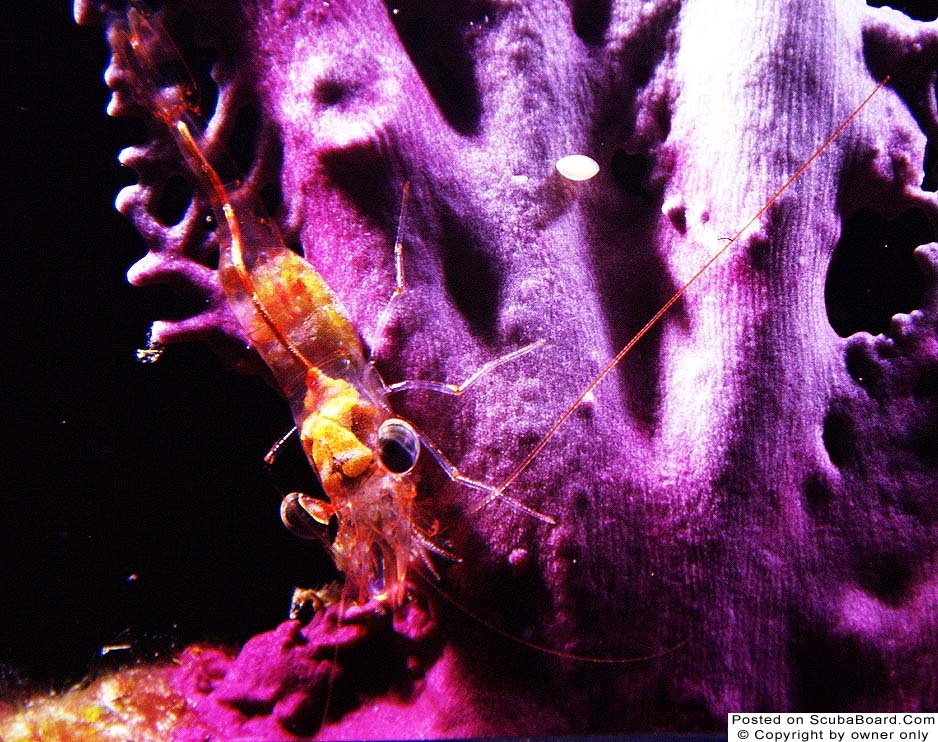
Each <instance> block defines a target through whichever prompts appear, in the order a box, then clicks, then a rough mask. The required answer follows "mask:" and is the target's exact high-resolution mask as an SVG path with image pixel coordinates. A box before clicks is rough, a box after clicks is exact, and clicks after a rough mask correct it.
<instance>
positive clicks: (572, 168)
mask: <svg viewBox="0 0 938 742" xmlns="http://www.w3.org/2000/svg"><path fill="white" fill-rule="evenodd" d="M555 167H556V168H557V172H558V173H560V174H561V175H562V176H563V177H565V178H567V179H568V180H589V179H590V178H592V177H593V176H594V175H596V173H598V172H599V163H598V162H596V160H594V159H593V158H592V157H588V156H587V155H567V156H566V157H561V158H560V159H559V160H557V164H556V165H555Z"/></svg>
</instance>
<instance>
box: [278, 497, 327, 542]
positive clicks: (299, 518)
mask: <svg viewBox="0 0 938 742" xmlns="http://www.w3.org/2000/svg"><path fill="white" fill-rule="evenodd" d="M322 505H323V503H322V501H320V500H316V499H315V498H313V497H310V496H309V495H304V494H302V493H300V492H291V493H290V494H289V495H287V496H286V497H284V498H283V500H282V501H281V502H280V520H282V521H283V525H285V526H286V527H287V529H288V530H289V531H290V533H292V534H293V535H294V536H297V537H298V538H301V539H305V540H306V541H321V542H322V543H324V544H330V543H332V540H333V538H334V534H333V533H331V530H330V526H331V521H332V520H334V517H333V518H328V517H326V513H323V512H320V511H321V510H324V508H323V507H321V506H322ZM325 505H326V506H327V507H328V503H326V504H325ZM324 520H325V522H323V521H324Z"/></svg>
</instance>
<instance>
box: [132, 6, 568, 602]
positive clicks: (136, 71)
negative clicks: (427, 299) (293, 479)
mask: <svg viewBox="0 0 938 742" xmlns="http://www.w3.org/2000/svg"><path fill="white" fill-rule="evenodd" d="M115 37H116V39H117V45H116V48H115V53H116V54H117V55H119V57H120V61H121V63H122V64H123V65H124V66H125V68H126V69H127V70H128V71H129V73H130V78H131V79H130V81H129V87H130V88H131V91H132V94H133V95H134V97H135V98H136V101H137V103H138V104H139V105H141V106H143V107H144V108H146V109H148V110H150V111H151V112H152V114H153V115H154V116H155V118H156V119H158V121H160V122H161V123H163V124H164V125H165V126H166V128H167V131H168V132H169V134H170V136H171V137H172V139H173V140H174V141H175V143H176V145H177V147H178V149H179V152H180V154H181V156H182V159H183V160H184V162H185V163H186V165H187V166H188V168H189V170H190V171H191V173H192V175H193V176H194V177H195V179H196V180H197V181H198V184H199V187H200V188H201V190H202V192H203V193H204V195H205V196H206V197H207V198H208V200H209V202H210V204H211V207H212V210H213V212H214V213H215V216H216V220H217V222H218V226H217V230H216V235H217V239H218V244H219V267H218V273H219V280H220V283H221V285H222V288H223V290H224V292H225V296H226V298H227V301H228V304H229V306H230V308H231V310H232V312H233V314H234V315H235V317H236V318H237V320H238V321H239V323H240V324H241V326H242V328H243V330H244V332H245V334H246V335H247V337H248V339H249V340H250V343H251V345H252V346H253V347H254V349H256V351H257V352H258V353H259V354H260V356H261V357H262V358H263V360H264V361H265V363H266V364H267V366H268V367H269V368H270V370H271V372H272V373H273V376H274V378H275V379H276V381H277V383H278V385H279V387H280V391H281V393H282V394H283V396H284V397H285V398H286V399H287V400H288V401H289V403H290V407H291V411H292V415H293V419H294V421H295V424H296V429H297V431H298V432H299V439H300V443H301V445H302V448H303V451H304V453H305V454H306V457H307V458H308V460H309V462H310V464H311V465H312V467H313V470H314V471H315V472H316V474H317V475H318V477H319V480H320V482H321V484H322V487H323V490H324V491H325V494H326V496H327V498H328V499H326V500H322V499H318V498H315V497H312V496H310V495H307V494H303V493H298V492H294V493H291V494H289V495H287V497H286V498H284V500H283V502H282V504H281V517H282V520H283V521H284V524H285V525H286V526H287V527H288V528H290V529H291V530H292V531H293V532H294V533H296V534H298V535H300V536H301V537H304V538H317V539H319V540H321V541H322V542H323V543H324V544H325V545H326V547H327V549H328V550H329V551H330V552H331V555H332V557H333V559H334V561H335V564H336V567H337V568H338V570H339V571H340V572H341V573H342V574H343V575H344V580H345V585H344V586H343V594H346V595H348V596H349V597H350V598H351V600H352V601H353V602H356V603H359V604H362V603H365V602H367V601H368V600H375V601H377V602H378V603H381V604H386V605H388V606H389V607H391V608H392V609H393V608H395V607H398V606H400V605H402V604H403V602H404V601H405V599H406V590H407V585H408V579H409V576H410V575H411V573H412V571H413V569H414V566H415V564H416V563H417V562H418V561H419V562H423V563H424V565H426V566H427V567H428V568H429V569H430V571H431V572H432V571H433V567H432V564H431V562H430V558H429V555H430V554H431V553H434V554H437V555H438V556H441V557H443V558H445V559H448V560H451V561H452V560H457V557H456V556H455V555H453V554H451V553H450V552H449V551H448V550H447V549H445V548H444V547H443V546H441V545H439V544H436V543H435V542H434V541H432V537H433V535H434V534H435V531H436V530H437V529H436V527H435V525H434V523H433V522H432V521H429V520H428V519H427V518H425V517H424V516H423V514H422V513H419V512H417V508H416V505H415V500H416V497H417V487H416V484H415V481H414V476H413V472H414V468H415V466H416V464H417V462H418V458H419V455H420V452H421V450H427V451H429V452H430V454H431V456H432V457H433V458H434V459H435V460H436V461H437V463H438V464H439V465H440V467H441V468H442V469H443V471H444V473H445V474H446V475H447V477H449V479H451V480H452V481H454V482H458V483H460V484H462V485H464V486H467V487H469V488H471V489H475V490H477V491H480V492H482V493H484V494H485V495H486V496H487V499H499V500H501V501H502V502H504V503H506V504H507V505H509V506H510V507H513V508H515V509H517V510H519V511H521V512H523V513H525V514H526V515H528V516H530V517H532V518H535V519H537V520H539V521H541V522H543V523H547V524H553V523H554V521H553V519H552V518H550V516H547V515H544V514H542V513H539V512H537V511H535V510H533V509H531V508H529V507H527V506H525V505H524V504H522V503H520V502H518V501H516V500H513V499H512V498H510V497H507V496H505V495H503V494H501V493H499V492H498V491H496V490H495V488H493V487H491V486H490V485H487V484H485V483H483V482H479V481H476V480H474V479H471V478H469V477H466V476H464V475H463V474H462V473H461V472H460V471H459V470H458V469H457V468H456V467H455V466H454V465H453V464H452V463H451V462H450V461H449V460H448V459H447V458H446V457H445V456H444V454H443V453H442V451H441V450H440V449H439V448H437V447H436V446H435V445H434V444H433V443H432V442H431V441H429V440H428V439H427V438H426V437H425V436H423V435H422V434H420V433H419V432H418V431H417V430H416V429H415V428H414V427H413V426H412V425H411V424H410V423H409V422H407V421H406V420H403V419H401V418H399V417H396V416H395V415H394V413H393V412H392V410H391V407H390V405H389V404H388V395H389V394H390V393H393V392H399V391H404V390H409V389H423V390H430V391H436V392H439V393H443V394H450V395H460V394H462V393H463V392H464V391H465V390H466V389H467V388H469V387H470V386H471V385H472V384H473V383H474V382H475V381H476V380H477V379H479V378H481V377H482V376H483V375H484V374H486V373H488V372H489V371H491V370H492V369H494V368H495V367H497V366H499V365H501V364H503V363H507V362H510V361H512V360H514V359H516V358H518V357H519V356H520V355H523V354H525V353H528V352H530V351H533V350H534V349H535V348H538V347H540V346H541V345H542V344H543V341H537V342H535V343H532V344H530V345H527V346H525V347H522V348H520V349H518V350H515V351H513V352H511V353H508V354H507V355H504V356H502V357H500V358H497V359H495V360H493V361H490V362H489V363H487V364H485V365H484V366H483V367H482V368H480V369H479V370H478V371H476V372H475V373H474V374H472V375H471V376H470V377H469V378H468V379H466V380H465V381H464V382H462V383H461V384H448V383H442V382H433V381H418V380H415V381H402V382H398V383H396V384H392V385H390V386H389V385H385V383H384V382H383V381H382V379H381V378H380V376H379V374H378V372H377V370H376V369H375V367H374V364H373V363H372V361H371V359H370V358H369V357H368V356H367V355H366V353H365V348H364V344H363V342H362V340H361V338H360V336H359V334H358V331H357V330H356V328H355V326H354V325H353V323H352V321H351V319H350V318H349V316H348V313H347V312H346V311H345V309H344V308H343V306H342V304H341V302H340V301H339V299H338V297H337V296H336V295H335V294H334V293H333V291H332V289H331V288H330V287H329V286H328V285H327V283H326V282H325V280H324V279H323V277H322V276H321V275H320V274H319V273H318V272H317V271H316V269H315V268H313V266H312V265H310V263H308V262H307V261H306V260H305V259H304V258H302V257H300V256H299V255H297V254H296V253H294V252H293V251H292V250H290V249H289V248H288V247H287V246H286V245H285V244H284V241H283V239H282V237H281V236H280V234H279V231H278V229H277V227H276V225H275V224H274V222H273V221H272V220H271V219H269V218H267V217H264V216H259V215H258V214H260V213H262V210H261V208H260V204H259V203H255V202H250V203H246V202H243V199H242V202H236V199H235V198H234V197H233V196H232V193H231V192H230V191H229V189H228V188H226V186H225V184H224V183H222V181H221V178H220V177H219V175H218V171H217V169H216V167H215V166H213V164H212V163H211V162H210V161H209V158H208V156H207V155H206V153H205V151H204V149H203V147H202V145H201V143H200V140H201V129H202V127H201V125H200V122H199V110H198V105H197V103H196V100H197V97H198V92H197V89H196V87H195V84H194V82H193V81H192V80H191V77H190V78H186V79H183V80H182V81H181V82H180V81H173V82H171V83H168V84H163V82H162V80H161V79H160V74H159V69H160V65H161V64H164V63H165V62H166V60H167V59H169V61H170V62H172V63H173V68H174V69H176V70H178V69H186V67H185V65H184V64H182V59H181V55H180V53H179V51H178V49H176V48H175V47H174V46H173V45H172V42H171V41H170V40H169V39H168V36H167V34H166V33H165V31H164V30H163V29H162V28H161V27H160V26H159V21H158V20H157V19H156V17H155V16H154V15H153V14H152V13H150V12H149V11H147V10H145V9H144V8H143V7H142V6H141V5H139V4H136V5H134V6H132V7H130V8H129V10H128V12H127V17H126V21H125V26H124V27H123V28H122V29H120V30H119V32H118V33H117V34H115ZM408 190H409V189H408V186H407V185H405V186H404V194H403V198H402V207H401V212H402V213H401V219H403V216H404V210H405V208H406V201H407V194H408ZM394 253H395V265H396V269H397V281H396V287H395V291H394V293H393V294H392V296H391V298H390V300H389V303H388V305H389V307H390V305H391V303H392V302H393V301H394V300H395V299H396V298H397V297H398V296H399V295H400V294H401V293H403V291H404V279H403V260H402V244H401V239H400V231H399V233H398V238H397V240H396V243H395V248H394ZM387 314H388V311H387V310H386V311H385V313H384V315H383V316H382V318H381V319H382V321H384V319H386V315H387ZM380 324H381V323H380V322H379V327H380ZM333 521H334V522H335V525H336V526H337V528H336V531H335V536H334V538H330V537H329V531H330V526H331V525H332V524H333ZM333 527H334V526H333ZM336 590H337V586H327V588H326V589H325V590H324V591H323V595H322V597H323V599H324V600H326V601H327V602H332V601H334V600H335V598H336Z"/></svg>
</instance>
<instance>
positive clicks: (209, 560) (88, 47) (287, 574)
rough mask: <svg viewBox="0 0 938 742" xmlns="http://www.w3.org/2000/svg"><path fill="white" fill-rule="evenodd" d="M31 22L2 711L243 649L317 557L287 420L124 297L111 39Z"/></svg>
mask: <svg viewBox="0 0 938 742" xmlns="http://www.w3.org/2000/svg"><path fill="white" fill-rule="evenodd" d="M894 5H896V6H898V3H894ZM905 6H906V8H908V9H910V11H911V12H914V13H915V14H917V15H918V17H921V18H928V19H933V18H934V17H935V15H936V14H938V11H936V9H935V2H933V1H932V2H919V3H915V4H912V3H907V4H905ZM23 7H26V8H28V12H27V11H24V10H19V9H18V8H17V6H16V5H12V4H6V5H4V8H3V10H2V11H0V14H2V25H0V35H2V37H3V38H2V53H3V55H4V56H5V59H4V65H3V69H2V72H3V76H2V78H0V106H2V108H0V122H2V126H3V142H2V146H0V153H2V154H0V157H2V158H3V161H2V167H0V179H2V191H0V194H2V208H0V256H2V266H0V270H2V276H3V280H2V288H3V291H2V307H3V310H2V311H3V313H2V319H0V332H2V338H0V339H2V345H0V354H2V356H0V358H2V360H0V395H2V396H0V399H2V406H0V426H2V427H0V434H2V441H0V442H2V446H0V695H4V694H13V695H15V694H16V693H17V692H19V691H21V690H23V689H24V688H27V687H31V688H48V687H53V686H54V687H62V686H64V685H65V684H67V683H69V682H73V681H77V680H81V679H82V678H85V677H88V676H89V675H92V674H94V673H96V672H98V671H100V670H102V669H108V668H110V667H114V666H115V664H117V663H121V662H131V661H136V660H144V661H145V660H151V659H153V658H155V657H158V656H166V655H167V653H170V652H172V650H173V648H174V647H177V646H181V645H185V644H187V643H190V642H193V641H210V642H224V643H237V642H239V641H243V640H244V639H245V638H247V637H248V636H250V635H251V634H253V633H256V632H258V631H262V630H265V629H268V628H271V627H272V626H274V625H275V624H276V623H277V622H278V621H280V620H282V619H283V618H284V617H285V615H286V610H287V605H288V602H289V596H290V592H291V589H292V586H293V585H294V584H297V583H303V584H307V583H309V582H310V581H311V579H314V578H313V575H314V574H315V566H314V565H315V563H316V556H317V555H316V554H315V553H314V550H313V549H312V547H310V546H308V545H307V544H305V543H302V542H299V541H297V540H296V539H294V538H293V537H292V536H290V535H289V534H288V533H287V532H286V530H285V529H283V527H282V526H281V525H280V522H279V517H278V514H277V503H278V488H277V485H276V483H275V480H272V479H271V477H270V476H269V474H268V473H267V472H266V470H265V468H264V466H263V464H262V456H263V454H264V453H265V452H266V451H267V449H268V447H269V445H270V443H271V442H272V441H273V440H275V439H276V438H277V437H278V436H279V435H280V434H281V433H283V432H285V430H286V429H287V428H288V427H289V425H290V420H289V413H288V411H287V409H286V407H285V405H283V403H282V402H281V401H280V400H279V398H278V397H277V396H276V395H274V394H273V393H272V392H271V391H270V390H268V389H267V388H266V387H265V386H264V385H263V384H262V383H261V382H259V381H256V380H254V379H248V378H244V377H240V376H235V375H233V374H230V373H227V372H224V371H222V370H221V368H220V365H219V364H218V363H216V362H215V360H214V359H213V358H212V356H211V355H209V354H208V353H207V352H206V351H203V350H201V349H199V348H177V347H174V348H173V349H172V350H171V351H169V352H167V353H166V355H165V356H164V358H163V360H161V361H160V362H159V363H158V364H155V365H151V366H145V365H140V364H138V363H136V362H135V360H134V350H135V349H136V348H138V347H140V346H141V345H142V344H143V343H144V339H145V335H146V331H147V328H148V326H149V324H150V322H151V321H152V320H153V319H155V318H157V317H158V316H160V312H161V310H162V309H164V308H165V305H163V304H161V303H160V301H159V300H158V299H156V298H155V297H153V296H151V295H150V294H148V293H147V292H145V291H141V290H135V289H131V288H130V287H129V286H128V285H127V284H126V282H125V280H124V273H125V271H126V269H127V268H128V267H129V266H130V265H131V264H132V263H133V262H134V261H135V260H137V259H138V258H139V257H141V256H142V254H143V252H144V248H143V245H142V243H141V241H140V240H139V238H138V237H137V236H136V234H135V232H134V231H133V230H132V228H131V227H130V225H129V224H128V223H127V222H126V221H125V220H124V219H123V218H122V217H121V216H120V215H119V214H117V213H116V212H115V211H114V209H113V205H112V204H113V201H114V196H115V195H116V193H117V191H118V190H119V188H120V187H121V186H122V185H126V184H128V183H130V182H133V175H132V173H130V172H127V171H122V168H121V167H120V166H119V165H118V164H117V162H116V159H115V156H116V153H117V152H118V150H119V149H120V148H121V147H123V146H126V145H127V144H129V143H131V142H133V141H134V140H135V138H139V137H140V136H141V132H140V130H139V129H138V128H136V127H135V125H134V124H132V123H130V122H126V121H114V120H111V119H108V118H107V117H106V116H105V114H104V108H105V104H106V102H107V99H108V92H107V90H106V88H105V86H104V84H103V82H102V79H101V75H102V71H103V69H104V67H105V64H106V61H107V51H106V46H105V44H104V41H103V37H102V34H101V31H100V30H99V29H80V28H78V27H77V26H75V25H74V23H73V21H72V18H71V7H70V4H69V3H68V2H66V1H65V0H59V1H57V2H51V1H50V0H45V1H44V2H36V3H31V4H26V5H25V6H23ZM124 643H129V644H131V645H132V646H133V648H132V649H131V650H130V651H115V652H110V653H108V654H106V655H104V656H102V654H101V649H102V647H105V646H107V645H115V644H124Z"/></svg>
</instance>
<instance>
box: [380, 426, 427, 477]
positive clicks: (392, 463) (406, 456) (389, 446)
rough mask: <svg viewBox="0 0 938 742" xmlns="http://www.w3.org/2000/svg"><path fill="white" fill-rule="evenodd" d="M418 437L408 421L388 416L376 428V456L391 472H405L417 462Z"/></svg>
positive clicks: (418, 451)
mask: <svg viewBox="0 0 938 742" xmlns="http://www.w3.org/2000/svg"><path fill="white" fill-rule="evenodd" d="M419 455H420V438H419V437H418V436H417V431H416V430H414V429H413V427H411V425H410V423H407V422H404V421H403V420H398V419H397V418H396V417H392V418H389V419H387V420H385V421H384V422H383V423H381V427H380V428H378V456H379V457H380V458H381V463H382V464H384V468H385V469H387V470H388V471H389V472H392V473H393V474H406V473H407V472H409V471H410V470H411V469H413V468H414V465H415V464H416V463H417V457H418V456H419Z"/></svg>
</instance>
